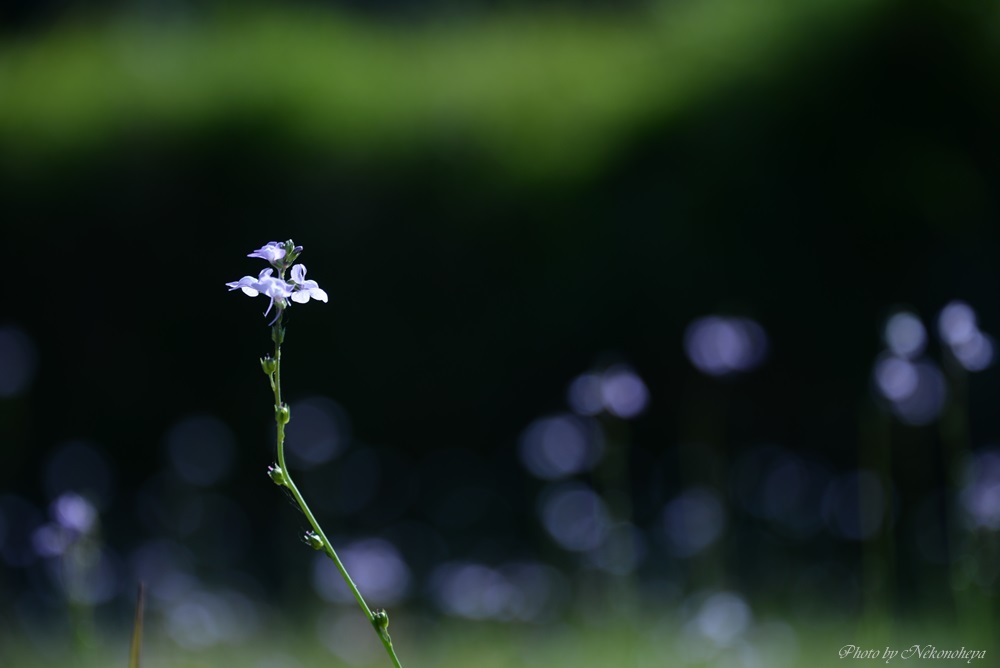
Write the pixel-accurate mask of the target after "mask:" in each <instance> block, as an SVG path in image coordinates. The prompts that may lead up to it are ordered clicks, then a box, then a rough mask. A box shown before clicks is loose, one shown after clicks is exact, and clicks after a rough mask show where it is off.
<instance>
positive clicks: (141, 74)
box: [0, 0, 890, 180]
mask: <svg viewBox="0 0 1000 668" xmlns="http://www.w3.org/2000/svg"><path fill="white" fill-rule="evenodd" d="M888 4H890V3H888V2H887V1H886V0H817V1H812V2H808V3H802V2H796V1H791V0H760V1H757V2H753V3H747V2H744V1H743V0H710V1H705V2H697V3H674V2H663V3H660V4H655V5H652V6H649V7H647V8H645V9H633V10H629V11H627V12H623V13H618V14H615V15H611V14H607V13H604V14H601V13H595V12H593V11H590V12H585V13H580V12H579V11H578V12H577V13H570V12H569V11H568V10H566V11H552V10H546V11H544V12H541V11H540V12H537V13H507V14H499V15H493V16H488V17H480V18H478V19H464V20H460V21H458V20H453V21H445V20H442V21H438V22H434V21H426V22H423V23H421V24H419V25H402V24H400V23H389V22H382V23H376V22H373V21H372V20H370V19H362V18H357V17H351V16H345V15H341V14H337V13H334V12H332V11H322V12H321V11H318V10H313V11H308V10H305V9H302V8H298V9H295V10H287V11H283V12H280V13H276V12H274V11H263V10H261V9H259V8H258V9H257V10H254V11H252V12H244V13H241V14H232V13H226V12H222V13H216V14H213V15H212V16H210V17H201V18H199V19H198V20H187V21H181V20H172V21H168V22H166V23H165V24H163V23H159V24H157V23H154V22H153V21H151V20H148V19H144V18H139V17H125V16H119V17H118V18H116V19H114V20H106V21H96V20H89V21H77V22H74V23H72V24H69V23H65V24H63V25H61V26H60V27H57V28H54V29H51V30H49V31H48V32H46V33H45V34H36V35H22V36H21V37H20V38H18V39H15V40H11V41H8V43H6V44H4V45H2V47H0V154H2V155H3V156H4V159H5V160H6V162H7V166H8V167H10V168H12V171H14V172H17V171H19V170H21V169H22V168H24V167H25V165H34V166H35V167H36V168H37V167H39V166H43V165H44V164H45V163H46V162H47V161H48V160H50V159H52V158H58V157H60V156H67V155H69V156H74V155H75V156H78V157H79V156H87V155H92V154H95V153H96V154H100V153H101V152H103V151H107V150H112V151H113V150H114V149H115V147H119V146H128V145H129V144H130V143H135V142H137V141H139V142H152V143H153V144H154V145H170V144H172V143H173V142H176V141H178V140H179V139H181V140H190V141H195V142H197V141H200V139H201V138H203V137H206V136H214V135H217V134H219V133H224V134H227V135H232V133H234V132H235V133H238V134H240V133H242V134H241V139H242V140H243V141H245V142H248V143H250V144H260V145H264V146H266V147H267V149H268V150H272V151H273V150H275V149H276V148H277V149H279V150H281V151H291V152H293V153H298V152H307V153H310V154H315V153H317V152H318V153H319V154H320V155H330V154H336V155H338V156H345V155H346V156H349V158H350V159H351V160H357V161H359V162H360V163H370V162H372V161H385V159H386V158H390V159H391V158H400V157H406V156H413V155H415V154H417V155H419V154H421V153H426V152H428V151H437V152H440V151H445V152H449V153H454V154H457V156H458V158H459V159H460V161H462V162H467V161H468V160H471V164H475V165H479V166H481V167H485V168H486V169H488V170H489V171H490V172H493V171H494V169H495V168H499V170H500V173H503V174H506V175H508V176H510V177H514V178H515V179H516V180H521V179H527V180H535V179H538V178H541V179H542V180H547V179H549V178H551V177H556V178H559V179H561V178H564V177H569V178H573V177H574V176H579V175H585V174H587V173H588V172H590V171H591V170H593V169H594V167H595V166H597V165H599V164H601V162H602V161H604V160H606V159H607V158H609V157H611V156H613V155H614V154H615V151H616V149H620V147H621V146H622V143H623V142H624V141H627V140H629V139H632V138H634V137H635V136H636V134H637V133H638V132H639V131H640V130H641V128H643V127H644V126H647V125H648V124H650V123H652V122H657V123H658V122H662V121H663V119H665V118H669V117H670V116H671V115H672V114H675V113H677V112H678V111H685V110H690V109H691V107H692V106H695V105H698V104H699V103H700V102H703V101H704V100H705V99H706V97H710V96H712V95H713V94H714V93H718V92H719V91H720V90H724V89H727V88H731V87H732V86H733V85H743V84H745V83H746V82H748V81H756V82H760V81H762V80H766V79H767V78H768V77H769V76H772V75H774V74H775V73H781V72H785V71H788V70H795V69H797V68H798V67H800V66H802V65H803V64H804V63H807V62H808V61H809V59H810V58H812V57H815V56H816V55H817V54H821V53H822V52H823V51H824V50H826V49H829V48H830V47H832V46H835V45H837V44H840V45H843V43H844V41H845V40H850V39H851V35H854V34H857V33H858V31H860V30H862V28H863V26H864V25H865V24H866V22H868V21H869V20H870V19H871V17H873V16H874V15H876V13H877V11H876V10H880V9H882V8H884V7H885V6H886V5H888ZM43 169H44V167H43Z"/></svg>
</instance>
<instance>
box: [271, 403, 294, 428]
mask: <svg viewBox="0 0 1000 668" xmlns="http://www.w3.org/2000/svg"><path fill="white" fill-rule="evenodd" d="M274 419H275V421H276V422H277V423H278V424H288V423H289V422H291V420H292V412H291V410H289V408H288V404H285V403H283V404H281V405H280V406H275V407H274Z"/></svg>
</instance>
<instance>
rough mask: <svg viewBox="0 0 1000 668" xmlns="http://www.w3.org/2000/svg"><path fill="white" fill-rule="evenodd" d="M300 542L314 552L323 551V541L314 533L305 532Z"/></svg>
mask: <svg viewBox="0 0 1000 668" xmlns="http://www.w3.org/2000/svg"><path fill="white" fill-rule="evenodd" d="M302 541H303V542H304V543H305V544H306V545H308V546H309V547H311V548H312V549H314V550H322V549H323V539H322V538H320V537H319V534H317V533H316V532H315V531H306V532H305V533H304V534H303V535H302Z"/></svg>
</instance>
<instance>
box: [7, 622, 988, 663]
mask: <svg viewBox="0 0 1000 668" xmlns="http://www.w3.org/2000/svg"><path fill="white" fill-rule="evenodd" d="M397 626H398V627H399V628H397V629H396V630H395V632H394V634H393V638H394V644H395V646H396V648H397V650H398V653H399V657H400V661H401V662H402V663H403V665H404V667H406V668H421V667H422V668H429V667H434V668H460V667H461V668H466V667H469V666H476V668H512V667H517V666H523V667H524V668H536V667H537V668H610V667H614V668H678V667H681V666H687V667H690V668H709V667H719V668H722V667H744V668H798V667H806V666H809V667H811V668H834V667H837V668H843V667H844V666H860V665H896V666H899V665H902V666H912V665H918V666H920V665H933V666H960V665H971V666H979V667H980V668H983V667H985V666H992V665H995V662H996V656H997V655H996V650H997V644H996V639H995V637H993V635H992V632H991V630H990V629H989V628H986V627H983V626H971V627H970V626H961V627H957V626H955V625H953V624H949V623H947V622H943V621H941V620H936V619H924V620H922V621H913V620H911V621H909V622H892V621H891V620H888V619H872V618H865V619H863V620H860V621H859V622H854V621H850V622H848V621H843V620H841V621H834V620H829V619H828V620H823V619H812V620H809V622H808V623H807V622H805V621H804V620H797V621H792V622H791V623H788V622H785V621H781V620H778V619H771V620H766V619H765V620H757V623H756V625H755V626H754V627H753V628H752V629H751V630H750V631H748V632H747V633H746V634H745V635H744V636H743V637H741V638H740V640H739V641H737V642H733V643H732V644H731V645H730V646H727V647H717V646H714V645H712V643H711V642H710V641H708V640H706V639H699V637H698V636H697V635H696V634H689V633H686V632H685V626H684V622H683V620H680V619H679V618H678V617H673V616H665V617H662V618H656V617H654V618H652V619H642V620H636V622H635V623H634V624H625V623H623V622H622V621H621V620H618V621H605V622H602V623H591V624H585V623H577V624H569V623H566V624H557V625H549V626H542V625H538V626H519V625H502V624H495V623H491V624H475V623H457V622H443V623H431V622H428V621H426V620H425V621H422V622H417V621H416V620H409V621H408V620H405V619H403V620H401V621H400V622H399V623H398V624H397ZM155 633H156V631H155V629H154V631H153V635H152V637H149V638H147V640H146V644H145V647H144V652H143V663H142V665H143V666H144V667H145V668H223V667H226V668H228V667H233V668H236V667H240V668H244V667H245V668H258V667H259V668H265V667H267V668H278V667H284V668H293V667H300V666H301V667H305V666H320V665H322V666H364V667H366V668H367V667H369V666H371V667H373V668H377V667H379V666H388V665H390V664H389V661H388V659H387V658H386V657H385V655H384V654H382V653H381V652H382V650H381V647H380V646H379V645H378V641H377V640H376V639H375V636H374V634H372V635H371V637H368V636H366V635H359V636H358V637H357V638H356V639H355V641H356V643H358V645H359V646H361V647H363V649H359V650H355V653H354V656H353V657H352V659H351V661H344V660H343V659H338V658H337V657H336V656H335V655H334V654H333V653H332V652H330V651H329V650H328V649H327V648H325V647H324V646H323V644H322V643H321V642H320V641H318V640H317V639H316V637H315V635H314V634H312V633H311V629H307V632H306V633H305V634H301V633H299V632H296V631H294V630H280V631H279V630H277V629H276V630H274V631H272V632H270V633H265V634H255V636H254V637H253V639H252V640H250V641H249V642H248V643H246V644H242V645H240V646H235V647H234V646H230V647H216V648H213V649H211V650H206V651H191V650H184V649H181V648H179V647H177V646H176V645H174V644H172V643H171V642H169V641H168V640H165V639H163V638H162V637H157V636H156V635H155ZM119 644H120V645H121V646H120V647H115V646H108V647H102V648H100V649H96V650H77V651H65V652H59V653H53V652H51V651H49V652H45V653H44V654H43V653H40V652H39V651H38V650H31V649H30V648H26V647H23V646H21V647H19V646H18V645H16V644H15V645H13V646H11V645H9V644H6V643H5V649H4V650H0V659H3V660H4V663H3V665H4V666H8V665H9V666H12V667H13V666H16V667H17V668H35V667H36V666H37V667H39V668H40V667H41V666H57V665H66V666H74V667H79V668H92V667H93V668H98V667H100V668H110V667H112V666H122V667H123V668H124V667H125V666H126V665H127V662H128V651H127V639H124V638H123V639H122V640H121V642H120V643H119ZM848 645H853V646H857V647H858V648H861V649H863V650H876V651H878V652H879V653H880V654H881V653H884V651H885V648H887V647H888V648H890V649H892V650H899V651H900V652H902V651H904V650H907V649H909V648H912V647H913V646H914V645H919V646H921V647H922V648H925V647H926V646H927V645H933V646H934V647H935V648H936V649H938V650H961V649H962V648H964V649H966V650H970V651H971V650H976V651H985V652H986V655H985V658H983V659H974V660H971V661H966V660H960V659H933V660H932V659H920V658H918V657H916V656H911V657H910V658H908V659H902V658H900V657H899V656H897V657H895V659H893V660H890V661H888V662H886V661H885V660H884V659H878V660H872V659H861V658H851V657H846V658H840V657H839V653H840V652H841V650H842V649H843V648H844V647H845V646H848Z"/></svg>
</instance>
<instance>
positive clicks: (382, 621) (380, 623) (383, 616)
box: [372, 608, 389, 632]
mask: <svg viewBox="0 0 1000 668" xmlns="http://www.w3.org/2000/svg"><path fill="white" fill-rule="evenodd" d="M372 624H373V625H374V626H375V628H376V629H377V630H378V631H379V632H382V631H387V630H388V629H389V613H388V612H386V611H385V610H383V609H382V608H376V609H375V610H372Z"/></svg>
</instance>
